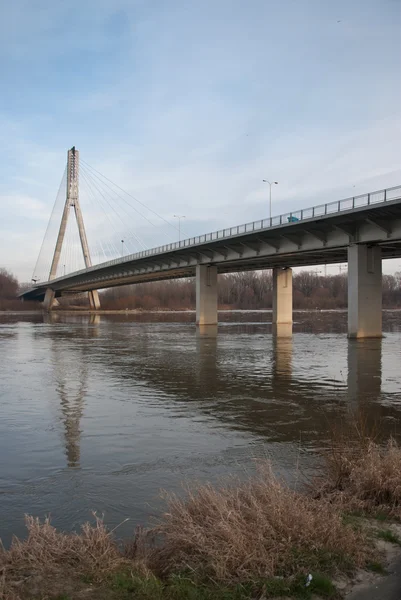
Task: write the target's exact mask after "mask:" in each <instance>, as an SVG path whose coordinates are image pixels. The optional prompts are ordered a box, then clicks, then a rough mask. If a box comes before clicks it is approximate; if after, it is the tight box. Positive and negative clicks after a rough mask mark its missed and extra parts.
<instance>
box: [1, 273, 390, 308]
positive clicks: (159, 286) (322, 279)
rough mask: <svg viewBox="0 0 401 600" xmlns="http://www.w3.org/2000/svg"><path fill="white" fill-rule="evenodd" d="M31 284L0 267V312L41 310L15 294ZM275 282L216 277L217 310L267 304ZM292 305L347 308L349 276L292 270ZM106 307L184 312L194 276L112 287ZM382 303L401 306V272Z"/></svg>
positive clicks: (268, 276) (104, 298) (386, 283)
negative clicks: (21, 280)
mask: <svg viewBox="0 0 401 600" xmlns="http://www.w3.org/2000/svg"><path fill="white" fill-rule="evenodd" d="M27 287H30V286H29V285H27V284H19V283H18V281H17V279H16V277H14V275H13V274H12V273H10V272H9V271H7V270H6V269H1V268H0V310H27V309H32V308H39V307H40V306H38V303H36V302H23V303H22V302H21V301H20V300H19V299H18V297H17V296H18V293H19V292H20V291H21V290H22V289H26V288H27ZM272 291H273V281H272V273H271V271H270V270H266V271H246V272H243V273H231V274H229V275H219V278H218V303H219V308H221V309H224V308H226V309H230V308H231V309H244V310H258V309H263V308H267V309H268V308H271V306H272ZM293 300H294V308H295V309H315V308H317V309H336V308H337V309H340V308H346V307H347V275H346V274H345V273H342V274H338V275H321V274H319V273H316V271H300V272H298V273H294V274H293ZM70 302H71V303H72V304H74V305H77V304H81V305H82V304H85V303H86V302H87V301H86V299H85V298H82V299H80V300H78V299H73V300H67V299H62V302H61V304H62V306H63V307H66V306H67V305H68V303H70ZM101 305H102V308H104V309H109V310H125V309H127V308H128V309H142V310H156V309H161V310H163V309H164V310H166V309H167V310H185V309H193V308H195V281H194V279H193V278H192V279H175V280H166V281H154V282H149V283H137V284H135V285H126V286H122V287H118V288H111V289H109V290H105V291H104V292H102V293H101ZM383 306H384V307H386V308H401V272H397V273H395V274H394V275H383Z"/></svg>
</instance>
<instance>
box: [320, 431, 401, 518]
mask: <svg viewBox="0 0 401 600" xmlns="http://www.w3.org/2000/svg"><path fill="white" fill-rule="evenodd" d="M321 480H322V484H321V488H320V495H323V496H325V497H331V499H332V500H335V501H337V502H340V503H342V504H343V506H344V507H346V508H347V507H348V508H349V509H358V510H363V511H365V512H367V513H370V514H372V513H377V512H382V511H384V512H386V513H388V514H389V515H390V516H392V517H396V518H401V448H400V447H399V446H398V444H397V443H396V442H395V441H394V440H393V439H390V440H389V441H388V442H387V444H385V445H381V444H378V443H376V442H374V441H372V440H367V441H366V442H365V441H364V443H363V444H360V445H355V444H350V443H349V442H348V443H343V444H340V445H338V444H336V445H335V446H333V447H332V449H331V451H330V452H329V453H328V454H327V456H326V457H325V469H324V473H323V476H322V478H321Z"/></svg>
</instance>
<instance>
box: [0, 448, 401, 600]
mask: <svg viewBox="0 0 401 600" xmlns="http://www.w3.org/2000/svg"><path fill="white" fill-rule="evenodd" d="M324 458H325V466H324V468H323V469H322V472H321V473H320V475H319V476H318V477H317V479H316V480H315V481H314V482H313V485H309V486H305V489H304V490H303V491H302V492H299V491H294V490H292V489H290V488H289V487H288V486H287V485H285V484H284V483H283V482H281V481H279V480H277V479H276V477H275V476H274V474H273V472H272V469H271V467H270V465H269V464H268V463H267V462H261V463H260V464H259V469H258V473H257V475H256V476H254V477H252V478H250V479H248V480H247V481H238V480H230V481H228V482H226V483H225V484H224V485H223V484H222V485H221V486H219V487H214V486H212V485H203V486H198V487H195V488H191V489H186V490H185V493H183V495H182V496H180V497H177V496H174V495H168V494H166V497H165V499H166V512H165V513H164V514H163V515H161V517H160V519H159V521H158V522H157V523H156V524H155V525H154V526H153V527H152V528H150V529H147V530H145V529H144V530H138V531H137V532H136V535H135V536H134V538H133V539H132V540H128V541H127V542H125V543H124V544H121V543H118V542H117V541H116V540H115V538H114V534H113V532H109V531H107V529H106V527H105V526H104V524H103V522H102V520H101V519H99V518H98V517H96V516H95V519H94V523H92V524H89V523H87V524H85V525H84V526H83V527H82V531H81V532H80V533H79V534H65V533H62V532H59V531H57V530H56V529H55V528H53V527H52V525H51V523H50V522H49V521H45V522H40V521H39V520H38V519H34V518H33V517H26V524H27V529H28V535H27V537H26V539H24V540H18V539H14V541H13V543H12V545H11V547H10V548H9V549H8V550H5V549H2V550H0V598H1V599H2V600H24V599H25V598H26V599H32V600H33V599H35V600H39V599H41V600H45V599H46V600H49V599H58V600H76V599H81V598H82V599H83V598H88V599H89V598H93V599H96V600H106V599H111V600H113V599H115V600H130V599H132V600H136V599H138V600H148V599H149V600H154V599H155V600H159V599H160V600H162V599H166V600H229V599H234V600H257V599H259V600H262V599H263V600H266V599H268V598H283V597H285V598H300V599H304V600H307V599H311V598H312V597H313V598H316V597H319V598H331V599H336V598H341V597H343V596H344V594H345V592H346V591H347V589H349V587H350V586H351V585H352V581H353V578H355V576H356V575H358V577H359V579H360V578H361V574H362V576H364V574H365V575H366V576H367V577H370V576H372V577H373V576H374V575H367V574H368V573H378V574H383V573H385V569H386V554H385V551H386V549H387V550H388V549H389V548H393V549H394V550H397V549H399V550H400V551H401V548H400V545H401V539H400V537H399V534H400V531H401V527H400V526H399V525H398V523H399V522H401V448H400V447H399V446H398V445H397V444H396V443H395V442H394V441H393V440H390V441H388V442H387V444H380V443H378V442H377V441H374V440H372V439H370V438H367V437H366V436H363V437H360V438H359V440H358V442H357V443H354V442H352V443H351V442H350V438H349V437H344V438H343V439H342V440H340V441H339V442H336V443H333V445H332V448H331V451H329V452H328V453H327V455H326V456H325V457H324ZM310 575H311V576H312V578H310ZM309 580H310V581H309Z"/></svg>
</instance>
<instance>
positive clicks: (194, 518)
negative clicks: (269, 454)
mask: <svg viewBox="0 0 401 600" xmlns="http://www.w3.org/2000/svg"><path fill="white" fill-rule="evenodd" d="M167 501H168V512H167V513H165V514H164V515H163V517H162V519H161V521H160V523H159V524H158V526H157V527H156V528H155V529H154V530H153V533H154V534H157V535H158V536H160V537H161V540H162V542H161V545H160V547H159V548H157V549H155V551H154V553H153V555H152V556H151V557H150V558H149V560H150V566H151V568H152V569H153V570H154V572H156V573H157V574H159V575H163V576H166V575H169V574H171V573H175V572H180V571H183V570H186V571H190V572H191V573H192V574H193V576H194V577H196V578H200V579H205V578H207V579H210V580H213V581H219V582H236V581H250V580H255V579H258V578H269V577H273V576H277V575H278V576H292V575H296V574H298V573H305V572H310V571H313V570H320V571H323V572H326V573H327V572H335V571H337V570H344V569H347V568H350V567H351V566H352V565H354V566H355V565H362V564H363V562H364V560H365V559H366V556H367V554H366V553H367V550H366V542H365V540H364V538H363V535H362V534H361V533H360V532H356V531H354V530H353V529H352V528H351V527H348V526H346V525H345V524H344V523H343V520H342V518H341V515H340V513H339V511H338V510H337V509H336V508H335V507H333V506H332V505H331V504H330V503H329V502H327V501H326V500H324V499H320V500H314V499H313V498H310V497H308V496H306V495H303V494H300V493H297V492H294V491H292V490H290V489H289V488H288V487H286V486H285V485H282V484H281V483H280V482H279V481H277V479H276V478H275V477H274V476H273V474H272V471H271V469H270V466H269V465H266V464H265V465H263V466H261V467H260V469H259V474H258V476H257V477H256V478H253V479H251V480H249V481H247V482H245V483H240V482H238V481H236V482H232V483H231V484H229V485H226V486H224V487H221V488H220V489H217V488H215V487H213V486H211V485H204V486H199V487H198V488H197V489H195V490H188V495H187V497H186V498H185V499H180V498H178V497H177V496H174V495H168V496H167Z"/></svg>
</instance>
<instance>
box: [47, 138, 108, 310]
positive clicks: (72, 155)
mask: <svg viewBox="0 0 401 600" xmlns="http://www.w3.org/2000/svg"><path fill="white" fill-rule="evenodd" d="M71 208H73V209H74V213H75V218H76V221H77V226H78V232H79V239H80V241H81V248H82V253H83V256H84V262H85V267H91V266H92V260H91V256H90V252H89V246H88V239H87V237H86V231H85V225H84V219H83V216H82V211H81V205H80V203H79V151H78V150H76V148H75V146H73V147H72V148H71V149H70V150H68V153H67V193H66V199H65V204H64V210H63V216H62V217H61V223H60V229H59V232H58V236H57V241H56V247H55V249H54V254H53V260H52V264H51V267H50V273H49V281H51V280H52V279H55V278H56V274H57V268H58V265H59V262H60V255H61V249H62V247H63V241H64V236H65V231H66V228H67V222H68V217H69V214H70V209H71ZM88 297H89V304H90V307H91V308H93V309H95V310H97V309H99V308H100V300H99V293H98V291H97V290H92V291H90V292H88ZM56 302H57V301H56V299H55V291H54V290H53V289H52V288H51V287H49V288H47V290H46V294H45V298H44V301H43V305H44V308H45V310H48V311H50V310H52V308H53V306H54V305H55V303H56Z"/></svg>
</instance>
